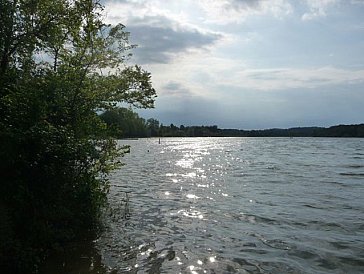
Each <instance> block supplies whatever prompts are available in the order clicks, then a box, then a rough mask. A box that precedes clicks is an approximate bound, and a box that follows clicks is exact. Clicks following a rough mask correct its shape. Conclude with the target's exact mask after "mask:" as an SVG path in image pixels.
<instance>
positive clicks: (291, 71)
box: [220, 67, 364, 91]
mask: <svg viewBox="0 0 364 274" xmlns="http://www.w3.org/2000/svg"><path fill="white" fill-rule="evenodd" d="M225 81H226V78H225ZM220 82H221V83H222V82H223V81H220ZM228 82H229V83H230V84H231V85H232V86H236V87H242V88H245V89H252V90H264V91H276V90H290V89H298V88H305V89H313V88H320V87H324V86H330V85H339V84H349V85H351V84H357V83H364V70H345V69H338V68H334V67H322V68H312V69H309V68H306V69H297V68H281V69H280V68H278V69H247V70H242V71H238V72H237V73H236V74H235V75H234V76H233V77H232V78H231V79H229V80H228Z"/></svg>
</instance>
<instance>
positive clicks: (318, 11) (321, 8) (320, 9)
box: [301, 0, 337, 21]
mask: <svg viewBox="0 0 364 274" xmlns="http://www.w3.org/2000/svg"><path fill="white" fill-rule="evenodd" d="M335 3H337V0H306V4H307V6H308V8H309V12H306V13H304V14H303V15H302V17H301V19H302V20H303V21H308V20H313V19H316V18H318V17H325V16H326V11H327V9H328V8H329V6H331V5H333V4H335Z"/></svg>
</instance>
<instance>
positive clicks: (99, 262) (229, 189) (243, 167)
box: [52, 138, 364, 273]
mask: <svg viewBox="0 0 364 274" xmlns="http://www.w3.org/2000/svg"><path fill="white" fill-rule="evenodd" d="M120 144H129V145H131V153H130V154H127V155H125V157H124V158H123V159H122V161H123V162H124V163H125V164H126V165H125V166H123V167H122V168H121V169H120V170H118V171H116V172H114V173H113V174H112V176H111V187H110V193H109V203H110V206H109V208H108V209H107V210H106V211H105V214H104V217H103V219H104V224H105V229H104V231H103V232H102V233H101V235H100V236H99V237H98V238H97V239H96V240H95V241H94V242H92V243H90V244H88V245H86V247H85V246H83V247H82V248H80V247H77V248H74V249H72V250H71V251H70V253H69V254H68V257H67V259H66V262H64V263H63V271H65V269H68V270H67V273H363V272H364V139H351V138H348V139H336V138H162V139H161V143H160V144H159V143H158V139H154V138H151V139H140V140H124V141H120ZM59 271H60V270H59ZM52 273H57V271H56V270H55V269H53V272H52ZM59 273H61V271H60V272H59Z"/></svg>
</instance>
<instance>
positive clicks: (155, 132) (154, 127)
mask: <svg viewBox="0 0 364 274" xmlns="http://www.w3.org/2000/svg"><path fill="white" fill-rule="evenodd" d="M147 128H148V131H149V135H150V136H152V137H155V136H159V121H158V120H157V119H154V118H150V119H148V120H147Z"/></svg>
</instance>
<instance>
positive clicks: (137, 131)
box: [100, 108, 147, 139]
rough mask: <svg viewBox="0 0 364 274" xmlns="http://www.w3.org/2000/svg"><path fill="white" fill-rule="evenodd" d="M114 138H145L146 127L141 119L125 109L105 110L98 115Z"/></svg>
mask: <svg viewBox="0 0 364 274" xmlns="http://www.w3.org/2000/svg"><path fill="white" fill-rule="evenodd" d="M100 117H101V119H102V120H103V121H104V122H105V123H106V124H107V125H108V128H109V130H110V135H111V136H113V137H115V138H118V139H120V138H135V137H147V125H146V122H145V120H144V119H143V118H140V117H139V115H138V114H137V113H135V112H133V111H132V110H131V109H127V108H117V109H114V110H107V111H105V112H104V113H102V114H101V115H100Z"/></svg>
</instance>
